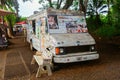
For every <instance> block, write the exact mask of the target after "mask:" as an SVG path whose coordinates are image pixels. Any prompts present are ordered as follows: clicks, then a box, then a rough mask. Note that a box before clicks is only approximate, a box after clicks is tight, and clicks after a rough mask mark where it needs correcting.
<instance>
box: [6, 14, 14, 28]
mask: <svg viewBox="0 0 120 80" xmlns="http://www.w3.org/2000/svg"><path fill="white" fill-rule="evenodd" d="M5 19H6V21H7V22H8V24H9V26H11V27H13V25H14V24H15V23H16V16H15V15H13V14H11V15H7V16H6V17H5Z"/></svg>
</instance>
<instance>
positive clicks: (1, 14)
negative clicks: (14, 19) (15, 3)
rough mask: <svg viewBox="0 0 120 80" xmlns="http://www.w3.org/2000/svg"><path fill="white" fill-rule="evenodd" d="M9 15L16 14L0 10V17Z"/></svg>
mask: <svg viewBox="0 0 120 80" xmlns="http://www.w3.org/2000/svg"><path fill="white" fill-rule="evenodd" d="M8 14H15V13H13V12H10V11H7V10H3V9H0V16H5V15H8Z"/></svg>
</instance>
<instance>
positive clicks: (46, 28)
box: [45, 18, 48, 33]
mask: <svg viewBox="0 0 120 80" xmlns="http://www.w3.org/2000/svg"><path fill="white" fill-rule="evenodd" d="M45 22H46V24H45V32H46V33H48V24H47V18H45Z"/></svg>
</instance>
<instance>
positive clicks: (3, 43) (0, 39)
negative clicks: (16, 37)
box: [0, 28, 8, 48]
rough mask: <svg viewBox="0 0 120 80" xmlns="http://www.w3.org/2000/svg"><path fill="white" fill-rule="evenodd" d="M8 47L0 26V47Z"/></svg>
mask: <svg viewBox="0 0 120 80" xmlns="http://www.w3.org/2000/svg"><path fill="white" fill-rule="evenodd" d="M1 47H2V48H4V47H5V48H7V47H8V40H7V37H6V35H5V33H4V31H3V30H2V29H1V28H0V48H1Z"/></svg>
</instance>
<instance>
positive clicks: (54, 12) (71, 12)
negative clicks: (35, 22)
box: [27, 8, 84, 20]
mask: <svg viewBox="0 0 120 80" xmlns="http://www.w3.org/2000/svg"><path fill="white" fill-rule="evenodd" d="M39 15H43V16H47V15H62V16H63V15H68V16H71V15H72V16H78V15H79V16H84V12H82V11H75V10H66V9H53V8H48V9H46V10H43V11H40V12H38V13H36V14H33V15H31V16H29V17H28V18H27V19H29V20H30V19H35V17H37V16H39Z"/></svg>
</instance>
